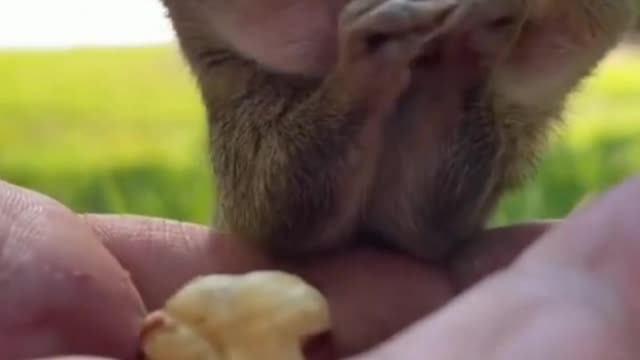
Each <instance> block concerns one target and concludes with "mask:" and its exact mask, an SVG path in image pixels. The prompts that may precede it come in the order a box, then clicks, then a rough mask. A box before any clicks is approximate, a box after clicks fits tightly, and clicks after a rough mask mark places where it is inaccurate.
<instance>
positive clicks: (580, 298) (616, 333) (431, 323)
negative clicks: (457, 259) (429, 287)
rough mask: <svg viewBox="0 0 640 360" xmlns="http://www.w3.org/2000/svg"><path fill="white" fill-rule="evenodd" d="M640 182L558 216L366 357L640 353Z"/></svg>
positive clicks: (548, 356)
mask: <svg viewBox="0 0 640 360" xmlns="http://www.w3.org/2000/svg"><path fill="white" fill-rule="evenodd" d="M639 180H640V179H636V180H632V181H629V182H628V183H626V184H624V185H622V186H620V187H619V188H617V189H615V190H614V191H612V192H611V193H610V194H608V195H606V196H605V197H604V198H603V199H602V200H601V201H598V202H597V203H594V204H593V206H590V207H589V208H585V209H584V210H582V211H580V212H578V213H576V214H574V215H573V216H571V217H570V218H569V219H568V220H567V221H566V222H563V223H562V224H558V225H557V226H556V227H554V228H553V229H552V230H550V231H549V232H547V233H546V234H545V235H544V236H543V237H542V238H541V239H540V240H539V241H538V242H536V244H535V245H533V246H532V248H531V249H530V250H528V251H527V252H525V253H524V254H523V255H522V257H521V258H520V259H518V260H517V261H515V262H514V263H513V264H512V265H511V266H510V267H509V268H508V269H507V270H505V271H503V272H501V273H499V274H497V275H494V276H492V277H489V278H488V279H486V280H485V281H483V282H482V283H480V285H478V286H477V287H476V288H474V289H472V290H470V291H469V292H467V293H466V294H464V295H463V296H461V297H460V298H459V299H457V300H456V301H454V302H452V303H451V304H450V305H448V306H447V307H446V308H444V309H443V310H442V311H440V312H438V313H437V314H434V315H432V316H431V317H430V319H428V320H424V321H420V322H418V323H417V324H416V325H415V326H414V327H413V328H411V329H409V330H407V331H406V332H404V333H403V334H401V335H399V336H398V337H396V338H395V339H394V340H393V341H390V342H388V343H386V344H383V345H381V346H380V347H378V348H377V349H376V350H374V351H372V352H370V353H369V354H366V355H363V356H361V357H358V359H382V358H403V359H414V358H416V359H418V358H421V359H424V358H435V359H441V360H454V359H460V360H462V359H468V358H482V359H511V358H518V359H525V360H528V359H567V358H571V359H605V358H606V359H620V360H622V359H625V360H626V359H629V360H631V359H637V358H639V357H640V349H639V348H638V346H637V341H636V339H638V338H639V337H640V311H638V310H639V309H638V304H640V285H638V282H637V280H635V275H636V274H637V273H638V267H639V265H638V263H637V261H636V259H637V258H638V256H639V255H640V244H639V241H638V239H639V238H640V227H638V224H637V223H638V219H637V218H638V214H640V212H639V211H638V210H640V209H638V207H640V181H639ZM462 342H463V343H464V346H452V345H451V344H457V343H462Z"/></svg>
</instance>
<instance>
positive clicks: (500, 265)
mask: <svg viewBox="0 0 640 360" xmlns="http://www.w3.org/2000/svg"><path fill="white" fill-rule="evenodd" d="M557 224H558V222H556V221H548V222H537V223H529V224H521V225H515V226H508V227H501V228H496V229H492V230H488V231H486V232H484V233H483V234H482V235H481V236H480V237H479V238H478V239H474V240H473V241H470V242H469V244H468V245H467V246H466V247H465V248H464V249H462V250H461V251H460V253H459V254H458V255H457V256H456V258H455V259H454V260H453V262H452V264H451V274H452V277H453V280H454V284H455V286H456V290H457V291H458V292H460V291H464V290H466V289H467V288H468V287H469V286H472V285H474V284H476V283H477V282H479V281H480V280H482V279H484V278H485V277H486V276H488V275H490V274H492V273H494V272H495V271H497V270H501V269H504V268H505V267H507V266H509V265H510V264H511V263H512V262H513V261H514V260H515V259H516V258H518V257H519V256H520V254H521V253H522V252H523V251H525V250H526V249H528V248H529V247H530V246H531V244H533V243H534V242H535V241H536V240H538V239H539V238H540V237H542V235H544V234H545V233H546V232H547V231H549V230H550V229H551V228H552V227H553V226H555V225H557Z"/></svg>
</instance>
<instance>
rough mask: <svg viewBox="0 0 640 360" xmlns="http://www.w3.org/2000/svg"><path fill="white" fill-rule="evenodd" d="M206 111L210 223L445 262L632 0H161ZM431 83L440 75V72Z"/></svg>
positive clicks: (520, 167) (283, 249) (292, 247)
mask: <svg viewBox="0 0 640 360" xmlns="http://www.w3.org/2000/svg"><path fill="white" fill-rule="evenodd" d="M164 3H165V4H166V5H167V8H168V10H169V15H170V18H171V20H172V21H173V24H174V25H175V29H176V33H177V35H178V39H179V41H180V45H181V47H182V49H183V51H184V54H185V58H186V60H187V62H188V64H189V66H190V67H191V69H192V70H193V73H194V75H195V77H196V79H197V81H198V84H199V88H200V90H201V94H202V99H203V103H204V105H205V106H206V108H207V110H208V118H209V124H210V130H211V146H212V150H213V151H212V161H213V165H214V169H215V172H216V175H217V180H218V188H219V189H220V198H221V201H220V210H219V211H218V212H217V213H218V214H221V218H220V219H218V220H219V222H218V224H217V226H216V228H218V229H224V230H225V231H228V232H231V233H234V234H236V235H237V236H238V238H239V239H242V240H243V241H247V242H249V243H251V244H253V245H258V246H259V247H260V249H261V250H263V251H266V252H268V253H270V254H272V255H278V256H281V257H282V256H286V257H289V258H299V257H300V256H303V255H309V254H313V253H316V252H325V251H333V250H336V249H338V248H340V247H348V246H352V245H353V243H358V242H360V241H365V242H374V241H375V242H376V243H378V244H382V245H384V246H388V247H391V248H394V249H396V250H400V251H402V252H405V253H409V254H411V255H414V256H417V257H419V258H421V259H423V260H430V261H435V260H443V259H446V258H447V257H449V256H451V253H452V252H454V251H456V250H457V247H460V246H463V245H462V243H464V242H469V241H472V240H474V239H475V238H477V237H478V236H479V235H478V234H480V233H481V232H482V229H483V228H484V227H485V222H486V220H487V219H488V218H489V217H490V215H491V213H492V211H493V209H494V207H495V205H496V203H497V201H498V200H499V199H500V197H501V195H502V194H503V193H504V191H506V190H510V189H513V188H515V187H517V186H518V185H519V184H520V183H521V182H522V181H523V180H524V179H526V178H527V175H528V174H530V173H531V171H532V170H533V168H534V164H535V162H536V158H537V156H538V155H539V152H540V150H541V148H542V147H543V145H544V140H545V139H546V138H547V136H548V134H549V132H550V131H551V128H552V127H553V126H554V125H557V124H558V123H559V119H560V118H561V115H562V110H563V108H564V105H565V101H566V99H567V97H568V95H570V94H571V93H572V91H573V90H574V89H575V88H576V87H577V86H578V85H579V84H580V82H581V80H582V79H583V78H584V77H585V76H586V75H587V74H588V73H589V72H590V71H591V70H592V69H593V68H594V67H595V66H596V65H597V64H598V62H599V61H600V60H601V59H602V58H603V57H604V56H605V54H606V53H607V52H608V51H609V50H610V49H611V48H612V47H613V46H614V45H616V44H617V42H618V40H619V38H620V36H621V35H622V34H623V33H624V31H625V30H626V29H627V28H628V25H629V24H630V23H631V19H632V13H633V12H632V11H631V10H632V5H631V1H630V0H567V1H548V0H526V1H520V0H491V1H489V0H480V1H475V2H473V5H470V4H471V2H470V1H461V0H419V1H415V0H397V1H391V0H353V1H346V0H328V1H326V0H322V1H321V0H315V1H297V0H265V1H254V0H236V1H224V0H204V1H202V0H165V1H164ZM443 84H445V85H443Z"/></svg>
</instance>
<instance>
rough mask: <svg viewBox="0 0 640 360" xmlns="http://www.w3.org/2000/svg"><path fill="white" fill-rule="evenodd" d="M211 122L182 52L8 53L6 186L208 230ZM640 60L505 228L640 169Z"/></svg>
mask: <svg viewBox="0 0 640 360" xmlns="http://www.w3.org/2000/svg"><path fill="white" fill-rule="evenodd" d="M204 135H205V122H204V114H203V111H202V109H201V107H200V104H199V99H198V96H197V93H196V92H195V88H194V84H193V80H192V79H191V77H190V75H189V73H188V72H187V70H186V68H185V67H184V65H183V63H182V60H181V59H180V58H179V57H178V56H177V52H176V51H175V49H174V48H172V47H166V48H149V49H97V50H96V49H94V50H76V51H67V52H48V53H37V52H33V53H28V52H21V53H7V52H5V53H0V178H2V179H4V180H8V181H10V182H13V183H15V184H18V185H22V186H27V187H30V188H33V189H36V190H38V191H42V192H44V193H46V194H49V195H51V196H53V197H54V198H57V199H59V200H60V201H62V202H63V203H65V204H67V205H69V206H70V207H71V208H73V209H74V210H77V211H81V212H119V213H125V212H126V213H136V214H145V215H154V216H165V217H171V218H174V219H179V220H187V221H194V222H199V223H206V222H208V219H209V218H210V215H211V208H210V204H211V201H212V200H213V199H215V189H214V188H213V187H212V186H211V185H210V183H211V181H210V180H211V179H210V175H209V167H208V165H207V161H206V146H205V137H204ZM638 139H640V55H638V54H634V53H632V52H630V51H628V50H625V51H620V52H618V53H616V54H615V55H614V56H612V57H611V58H610V59H609V60H608V61H607V62H606V63H604V64H603V66H602V67H601V68H600V70H599V71H598V72H597V74H595V76H594V77H593V78H592V79H590V81H588V82H587V83H586V84H585V86H584V88H583V90H582V91H581V92H580V93H579V94H577V95H576V96H575V98H574V99H573V103H572V105H571V108H570V109H569V113H568V123H567V126H566V127H565V128H564V129H562V131H560V132H559V136H558V139H557V140H556V141H554V143H553V146H552V148H551V151H550V152H548V154H547V156H545V158H544V161H543V163H542V167H541V171H540V172H539V173H538V175H537V176H536V177H535V178H533V179H532V180H531V182H530V183H529V184H528V185H527V187H526V188H525V189H523V190H521V191H518V192H517V193H514V194H510V195H509V196H508V197H507V198H506V199H505V201H504V203H503V204H502V206H501V207H500V211H499V212H498V214H497V216H496V219H495V221H496V223H500V224H503V223H509V222H515V221H521V220H527V219H533V218H548V217H558V216H563V215H565V214H567V213H568V212H569V211H571V209H572V208H573V207H574V206H575V205H576V203H577V202H578V201H579V200H580V199H582V198H583V197H584V196H586V195H589V194H594V193H597V192H600V191H602V190H604V189H606V188H607V187H609V186H611V185H612V184H615V183H616V182H618V181H620V180H622V179H624V178H625V177H627V176H629V175H632V174H634V173H638V172H640V141H638Z"/></svg>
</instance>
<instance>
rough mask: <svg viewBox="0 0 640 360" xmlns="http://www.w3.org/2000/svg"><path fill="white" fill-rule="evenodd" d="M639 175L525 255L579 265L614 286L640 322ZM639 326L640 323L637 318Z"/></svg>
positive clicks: (544, 262)
mask: <svg viewBox="0 0 640 360" xmlns="http://www.w3.org/2000/svg"><path fill="white" fill-rule="evenodd" d="M638 259H640V177H638V178H635V179H632V180H629V181H627V182H625V183H624V184H622V185H620V186H619V187H617V188H616V189H614V190H613V191H611V192H610V193H608V194H607V195H605V196H604V197H603V198H601V199H600V200H597V201H594V202H593V203H592V204H591V205H588V206H583V207H581V208H580V209H578V211H577V212H576V213H575V214H574V216H572V217H571V218H570V219H569V220H568V221H567V223H566V224H565V225H563V226H561V227H558V228H557V229H555V230H554V231H551V232H550V233H549V234H548V236H545V237H544V238H543V240H541V241H540V242H539V243H537V244H535V246H533V247H532V249H531V250H530V251H528V252H527V253H526V256H524V257H523V258H522V259H521V260H520V261H519V263H520V266H523V267H529V266H532V267H550V268H556V267H561V268H570V269H577V270H579V271H583V272H586V273H589V274H591V276H593V277H594V278H595V277H597V278H598V279H599V280H600V281H601V282H602V283H606V284H609V286H613V287H615V290H616V291H618V292H620V294H621V295H622V297H623V298H624V299H626V300H627V302H628V303H629V306H631V307H632V308H633V309H634V311H635V314H637V315H638V321H639V322H640V282H638V279H637V274H639V273H640V262H639V261H638ZM638 325H639V326H640V323H639V324H638Z"/></svg>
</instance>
